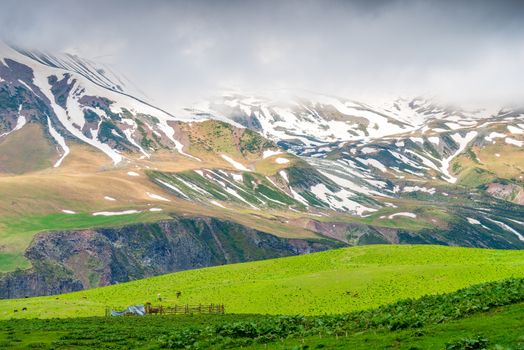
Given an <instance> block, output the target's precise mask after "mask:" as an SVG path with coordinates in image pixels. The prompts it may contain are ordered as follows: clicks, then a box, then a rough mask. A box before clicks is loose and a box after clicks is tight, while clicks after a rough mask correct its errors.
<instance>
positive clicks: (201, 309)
mask: <svg viewBox="0 0 524 350" xmlns="http://www.w3.org/2000/svg"><path fill="white" fill-rule="evenodd" d="M144 309H145V313H146V315H192V314H215V315H223V314H224V313H225V307H224V304H209V305H203V304H198V305H189V304H186V305H173V306H164V305H152V304H151V303H146V304H145V305H144ZM110 315H111V308H109V307H106V316H110Z"/></svg>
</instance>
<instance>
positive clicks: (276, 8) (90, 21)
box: [0, 0, 524, 108]
mask: <svg viewBox="0 0 524 350" xmlns="http://www.w3.org/2000/svg"><path fill="white" fill-rule="evenodd" d="M0 33H2V35H3V36H4V39H5V40H8V41H11V42H14V43H16V44H18V45H21V46H26V47H35V48H39V49H42V48H43V49H48V50H52V51H68V52H74V53H77V54H79V55H81V56H84V57H86V58H90V59H94V60H98V61H101V62H104V63H110V64H112V65H113V66H115V67H116V68H117V70H119V71H121V72H123V73H125V75H126V76H128V77H129V78H130V79H131V80H133V81H134V82H136V83H138V84H139V85H140V86H141V88H142V90H143V91H145V92H146V93H147V94H148V95H149V96H151V97H152V98H153V99H154V100H155V101H157V102H158V103H160V104H161V105H162V106H164V107H167V108H171V107H172V106H176V105H179V104H182V103H187V102H188V101H190V100H194V99H197V98H200V97H204V96H206V95H209V94H213V93H214V92H216V91H217V90H219V89H224V88H235V89H239V90H245V91H266V90H273V89H279V88H298V89H307V90H313V91H317V92H323V93H328V94H335V95H341V96H345V97H350V98H354V99H364V100H366V101H371V102H372V101H373V99H381V98H383V97H384V96H398V95H405V96H408V95H421V94H422V95H430V96H437V97H439V98H441V99H443V100H445V101H449V102H455V103H457V102H458V103H459V104H466V105H468V104H469V105H470V104H491V105H493V104H501V105H502V104H504V105H507V104H511V103H516V104H521V105H522V104H524V1H501V0H492V1H481V0H476V1H474V0H471V1H442V0H440V1H424V0H420V1H409V0H404V1H400V0H399V1H370V0H368V1H328V0H326V1H313V0H302V1H298V0H296V1H294V0H289V1H284V0H283V1H262V0H259V1H218V0H214V1H212V0H209V1H164V0H136V1H134V0H104V1H102V0H89V1H87V0H82V1H75V0H56V1H54V0H46V1H36V0H35V1H31V0H3V1H2V3H1V13H0Z"/></svg>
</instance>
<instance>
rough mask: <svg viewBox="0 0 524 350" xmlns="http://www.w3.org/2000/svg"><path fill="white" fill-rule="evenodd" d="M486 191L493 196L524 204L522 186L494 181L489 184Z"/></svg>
mask: <svg viewBox="0 0 524 350" xmlns="http://www.w3.org/2000/svg"><path fill="white" fill-rule="evenodd" d="M486 192H487V193H489V194H490V195H492V196H493V197H496V198H499V199H503V200H506V201H509V202H513V203H515V204H521V205H524V188H523V187H522V186H519V185H516V184H512V183H507V184H503V183H498V182H493V183H490V184H488V185H487V188H486Z"/></svg>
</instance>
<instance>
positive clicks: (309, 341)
mask: <svg viewBox="0 0 524 350" xmlns="http://www.w3.org/2000/svg"><path fill="white" fill-rule="evenodd" d="M523 324H524V304H522V303H521V304H516V305H511V306H504V307H499V308H496V309H494V310H492V311H490V312H485V313H480V314H477V315H474V316H471V317H467V318H465V319H461V320H456V321H450V322H446V323H442V324H433V325H428V326H425V327H422V328H418V329H414V330H413V329H409V330H398V331H394V332H391V331H388V330H384V329H382V330H376V329H373V330H368V331H363V332H355V333H353V334H349V335H348V336H347V337H346V336H345V334H343V335H339V336H333V335H327V336H326V335H324V336H309V337H305V338H304V340H303V341H302V339H287V340H285V341H284V342H281V343H276V344H271V345H272V349H288V350H291V349H301V347H302V349H306V347H305V346H304V345H306V346H307V348H309V349H320V348H323V349H354V350H360V349H361V350H368V349H411V350H416V349H425V350H442V349H445V348H446V346H447V345H448V344H454V343H457V342H459V341H461V340H463V339H475V338H477V337H479V336H480V337H482V338H486V339H488V348H489V349H523V348H524V330H523V328H522V325H523ZM303 346H304V347H303ZM243 348H244V349H267V347H266V346H265V345H262V344H257V345H252V346H249V347H243ZM457 349H459V348H457Z"/></svg>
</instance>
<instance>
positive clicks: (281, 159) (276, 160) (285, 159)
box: [275, 158, 289, 164]
mask: <svg viewBox="0 0 524 350" xmlns="http://www.w3.org/2000/svg"><path fill="white" fill-rule="evenodd" d="M275 163H277V164H287V163H289V159H287V158H277V159H275Z"/></svg>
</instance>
